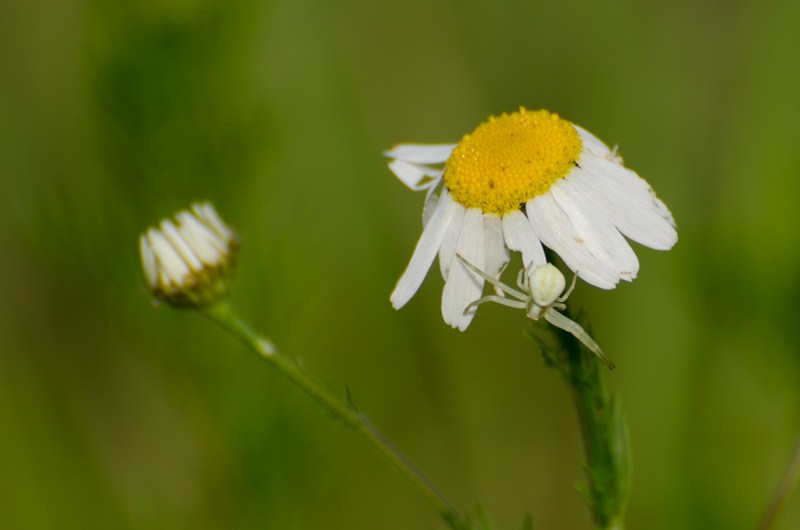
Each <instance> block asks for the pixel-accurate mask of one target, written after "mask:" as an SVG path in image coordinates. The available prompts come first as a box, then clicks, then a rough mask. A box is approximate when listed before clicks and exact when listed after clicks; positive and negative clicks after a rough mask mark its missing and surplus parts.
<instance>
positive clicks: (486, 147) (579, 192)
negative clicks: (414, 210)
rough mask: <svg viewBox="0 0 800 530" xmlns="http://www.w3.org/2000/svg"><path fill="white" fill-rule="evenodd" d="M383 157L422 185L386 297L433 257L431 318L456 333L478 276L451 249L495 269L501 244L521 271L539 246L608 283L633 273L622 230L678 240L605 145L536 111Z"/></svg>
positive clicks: (650, 196)
mask: <svg viewBox="0 0 800 530" xmlns="http://www.w3.org/2000/svg"><path fill="white" fill-rule="evenodd" d="M386 156H387V157H389V158H390V159H391V161H390V162H389V168H390V169H391V170H392V172H393V173H394V174H395V175H396V176H397V177H398V178H399V179H400V180H401V181H402V182H403V183H404V184H405V185H406V186H408V187H409V188H411V189H413V190H417V191H419V190H427V198H426V201H425V208H424V210H423V227H424V228H423V231H422V235H421V236H420V239H419V242H418V243H417V247H416V249H415V250H414V254H413V255H412V257H411V261H410V262H409V264H408V267H407V268H406V271H405V272H404V273H403V275H402V276H401V278H400V280H399V281H398V283H397V287H396V288H395V290H394V292H393V293H392V295H391V301H392V304H393V306H394V307H395V308H397V309H399V308H400V307H402V306H403V305H405V304H406V303H407V302H408V301H409V300H410V299H411V297H412V296H414V294H415V293H416V292H417V289H418V288H419V286H420V284H421V283H422V280H423V279H424V278H425V276H426V274H427V272H428V269H429V268H430V266H431V264H432V263H433V259H434V258H435V257H436V256H437V254H438V256H439V266H440V269H441V273H442V276H443V277H444V279H445V286H444V291H443V293H442V316H443V317H444V320H445V322H446V323H448V324H450V325H451V326H453V327H456V328H458V329H460V330H462V331H463V330H464V329H466V328H467V326H469V324H470V322H471V321H472V318H473V316H474V314H475V307H474V306H473V307H471V308H470V309H469V310H467V311H466V312H465V309H466V308H468V307H470V304H471V302H473V301H474V300H476V299H478V298H480V296H481V292H482V291H483V283H484V280H483V278H481V277H480V276H479V275H477V274H475V273H474V272H473V271H471V270H470V269H469V268H468V267H466V266H464V264H463V263H462V262H461V261H460V260H457V259H456V255H457V254H460V255H461V256H463V257H464V258H465V259H466V260H468V261H469V262H470V263H473V264H474V265H475V266H476V267H477V268H478V269H480V270H482V271H484V272H485V273H486V274H487V275H489V276H491V277H494V278H499V276H500V274H501V273H502V271H503V269H504V268H505V266H506V265H507V264H508V260H509V257H510V252H511V251H518V252H520V253H521V254H522V260H523V263H524V266H525V268H531V267H533V268H536V267H540V266H542V265H545V264H546V263H547V260H546V259H545V254H544V249H543V247H542V245H545V246H547V247H549V248H550V249H552V250H553V251H555V252H556V253H557V254H558V255H559V256H561V259H562V260H563V261H564V263H565V264H566V265H567V266H568V267H569V268H570V269H572V270H573V271H576V272H577V274H578V276H579V277H580V278H581V279H583V280H584V281H586V282H587V283H590V284H592V285H595V286H597V287H600V288H602V289H613V288H614V287H615V286H616V285H617V283H619V281H620V280H626V281H631V280H633V279H634V278H636V274H637V272H638V271H639V261H638V259H637V258H636V254H635V253H634V252H633V250H632V249H631V247H630V245H629V244H628V242H627V241H626V239H625V237H627V238H629V239H632V240H634V241H636V242H638V243H641V244H642V245H645V246H648V247H650V248H654V249H658V250H668V249H670V248H671V247H672V246H673V245H674V244H675V243H676V242H677V240H678V234H677V232H676V230H675V222H674V220H673V219H672V214H671V213H670V212H669V210H668V209H667V207H666V206H665V205H664V203H663V202H661V201H660V200H659V199H658V198H657V197H656V195H655V193H654V192H653V190H652V188H651V187H650V185H649V184H647V182H645V181H644V180H643V179H642V178H641V177H639V176H638V175H637V174H636V173H634V172H633V171H631V170H630V169H627V168H625V167H624V166H623V165H622V159H621V158H620V157H619V156H617V154H616V150H614V151H611V150H610V149H609V148H608V147H607V146H606V145H605V144H604V143H603V142H601V141H600V140H598V139H597V138H596V137H594V136H593V135H592V134H591V133H589V132H587V131H586V130H584V129H582V128H580V127H578V126H577V125H574V124H572V123H570V122H568V121H566V120H564V119H562V118H560V117H559V116H558V115H556V114H553V113H550V112H548V111H546V110H537V111H529V110H526V109H524V108H522V109H520V110H519V111H518V112H514V113H511V114H503V115H501V116H497V117H491V118H489V120H488V121H486V122H485V123H483V124H482V125H480V126H479V127H478V128H477V129H475V131H473V132H472V133H470V134H467V135H465V136H464V137H463V138H462V139H461V142H459V143H458V144H456V145H451V144H450V145H410V144H406V145H398V146H396V147H394V148H392V149H391V150H390V151H388V152H387V153H386ZM441 164H444V166H443V167H442V166H441Z"/></svg>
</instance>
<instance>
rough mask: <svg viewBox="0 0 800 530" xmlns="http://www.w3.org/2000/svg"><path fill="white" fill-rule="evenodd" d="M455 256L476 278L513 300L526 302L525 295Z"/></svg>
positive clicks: (460, 256)
mask: <svg viewBox="0 0 800 530" xmlns="http://www.w3.org/2000/svg"><path fill="white" fill-rule="evenodd" d="M456 256H458V259H460V260H461V263H463V264H464V265H466V266H467V267H468V268H469V269H471V270H472V272H474V273H475V274H477V275H478V276H480V277H481V278H483V279H484V280H486V281H487V282H489V283H491V284H492V285H494V286H495V287H497V288H498V289H500V290H501V291H503V292H504V293H506V294H508V295H510V296H513V297H514V298H518V299H520V300H526V299H527V298H528V295H527V294H525V293H521V292H519V291H517V290H516V289H512V288H511V287H509V286H508V285H506V284H504V283H503V282H501V281H500V280H498V279H497V278H492V277H491V276H489V275H488V274H486V273H485V272H483V271H482V270H480V269H479V268H478V267H476V266H475V265H473V264H472V263H470V262H469V261H467V260H466V258H465V257H464V256H462V255H461V254H456ZM498 298H500V297H498Z"/></svg>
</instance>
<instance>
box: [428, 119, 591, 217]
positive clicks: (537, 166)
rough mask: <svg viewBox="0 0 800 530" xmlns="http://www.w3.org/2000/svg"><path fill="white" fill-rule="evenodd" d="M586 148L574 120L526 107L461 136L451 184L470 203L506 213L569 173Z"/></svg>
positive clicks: (448, 173) (448, 171) (448, 176)
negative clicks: (572, 122) (570, 120)
mask: <svg viewBox="0 0 800 530" xmlns="http://www.w3.org/2000/svg"><path fill="white" fill-rule="evenodd" d="M581 148H582V144H581V138H580V136H578V131H577V130H576V129H575V127H573V126H572V124H571V123H570V122H568V121H566V120H562V119H561V118H559V117H558V115H557V114H553V113H551V112H548V111H546V110H536V111H529V110H525V109H524V108H521V109H520V110H519V112H514V113H512V114H503V115H501V116H497V117H495V116H493V117H491V118H489V121H487V122H485V123H483V124H481V125H480V126H479V127H478V128H477V129H475V131H474V132H472V133H471V134H467V135H465V136H464V138H462V139H461V142H459V144H458V146H456V148H455V149H454V150H453V153H452V154H451V155H450V158H449V159H448V160H447V163H446V165H445V172H444V181H445V185H446V186H447V188H448V189H449V190H450V192H451V193H452V195H453V198H454V199H455V200H456V201H457V202H459V203H461V204H463V205H464V206H466V207H467V208H480V209H481V210H482V211H483V212H484V213H497V214H501V215H502V214H504V213H506V212H509V211H511V210H518V209H520V207H521V206H522V205H523V204H525V203H526V202H527V201H528V200H529V199H532V198H533V197H536V196H537V195H541V194H543V193H545V192H546V191H547V190H548V189H550V186H552V185H553V183H554V182H555V181H556V180H558V179H559V178H561V177H564V176H566V175H567V173H568V172H569V171H570V169H572V167H573V166H574V165H575V163H576V161H577V160H578V157H579V156H580V153H581Z"/></svg>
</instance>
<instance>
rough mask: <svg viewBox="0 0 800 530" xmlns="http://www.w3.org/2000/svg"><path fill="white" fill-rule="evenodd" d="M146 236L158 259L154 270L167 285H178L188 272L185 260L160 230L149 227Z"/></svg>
mask: <svg viewBox="0 0 800 530" xmlns="http://www.w3.org/2000/svg"><path fill="white" fill-rule="evenodd" d="M147 237H148V238H149V239H150V245H151V246H152V247H153V253H154V254H155V255H156V259H157V260H158V267H157V268H156V270H157V271H158V274H159V278H160V280H161V281H163V282H164V283H165V284H168V285H175V286H180V285H181V284H182V283H183V280H184V278H185V277H186V275H188V274H189V272H190V271H189V267H188V265H187V264H186V262H185V261H184V260H183V258H181V256H180V255H179V254H178V251H177V250H175V248H174V247H173V246H172V244H171V243H170V242H169V240H168V239H167V238H166V236H165V235H164V234H163V233H162V232H160V231H158V230H156V229H155V228H151V229H150V230H148V232H147Z"/></svg>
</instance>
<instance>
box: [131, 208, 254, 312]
mask: <svg viewBox="0 0 800 530" xmlns="http://www.w3.org/2000/svg"><path fill="white" fill-rule="evenodd" d="M238 248H239V239H238V236H237V235H236V233H235V232H234V231H233V230H231V229H230V228H229V227H228V226H226V225H225V223H224V222H223V221H222V219H220V217H219V215H218V214H217V212H216V210H215V209H214V207H213V206H212V205H211V203H208V202H206V203H195V204H194V205H192V209H191V211H189V210H183V211H181V212H178V213H177V214H176V215H175V218H174V220H172V219H164V220H163V221H162V222H161V224H160V225H159V227H158V228H154V227H152V228H150V229H148V230H147V232H145V233H143V234H142V235H141V236H140V237H139V251H140V253H141V258H142V267H143V269H144V275H145V278H146V280H147V287H148V289H150V291H152V293H153V294H154V295H155V297H156V298H157V299H158V300H164V301H166V302H168V303H170V304H172V305H174V306H180V307H192V306H200V305H205V304H209V303H211V302H214V301H215V300H217V299H218V298H219V297H221V296H223V295H224V294H226V293H227V292H228V289H229V288H230V284H231V282H232V280H233V272H234V269H235V266H236V254H237V250H238Z"/></svg>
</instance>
